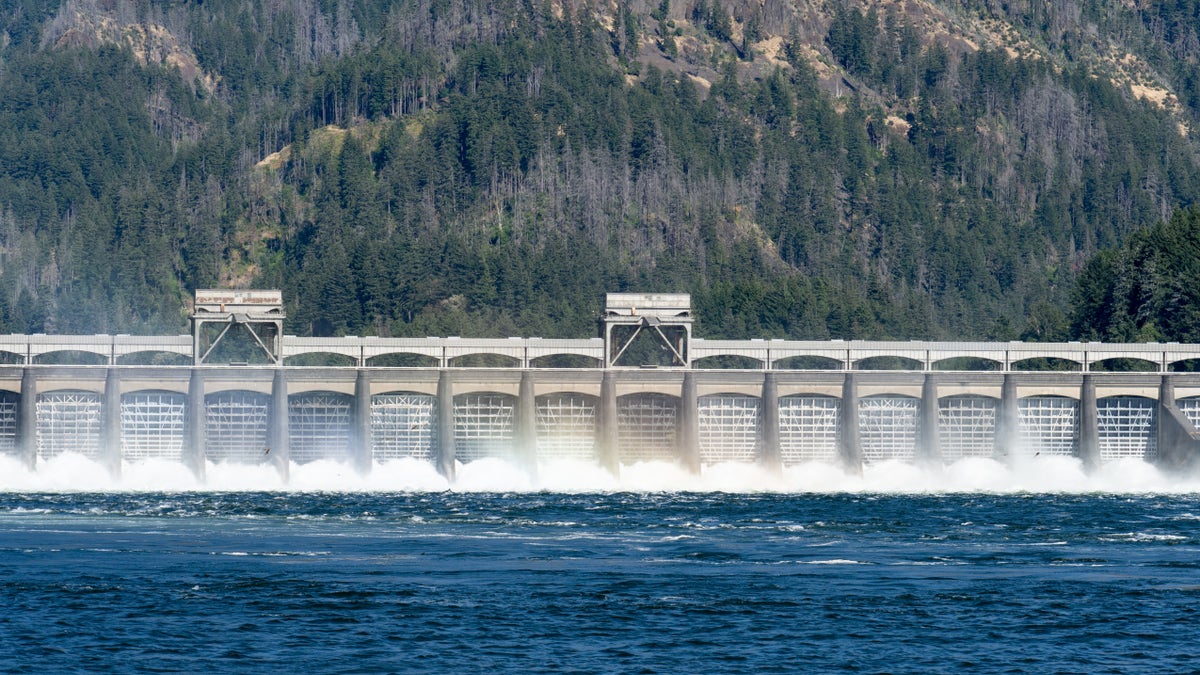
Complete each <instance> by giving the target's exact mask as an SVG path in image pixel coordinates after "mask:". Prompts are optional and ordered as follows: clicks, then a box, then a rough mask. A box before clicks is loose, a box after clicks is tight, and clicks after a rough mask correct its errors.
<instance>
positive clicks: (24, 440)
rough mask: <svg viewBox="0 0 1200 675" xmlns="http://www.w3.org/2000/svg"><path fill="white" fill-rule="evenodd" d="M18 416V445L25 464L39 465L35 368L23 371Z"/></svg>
mask: <svg viewBox="0 0 1200 675" xmlns="http://www.w3.org/2000/svg"><path fill="white" fill-rule="evenodd" d="M19 406H20V407H19V408H18V418H17V420H18V421H17V445H18V447H19V448H20V449H21V459H22V460H23V461H24V463H25V466H27V467H29V468H30V469H33V468H34V467H36V466H37V374H36V371H35V370H34V369H33V368H24V369H23V370H22V371H21V402H20V404H19Z"/></svg>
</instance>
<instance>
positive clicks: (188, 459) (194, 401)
mask: <svg viewBox="0 0 1200 675" xmlns="http://www.w3.org/2000/svg"><path fill="white" fill-rule="evenodd" d="M187 392H188V401H187V412H186V414H185V417H184V446H183V463H184V464H185V465H187V467H188V468H190V469H191V470H192V473H194V474H195V475H196V477H197V478H199V479H200V480H204V467H205V459H206V453H205V448H204V423H205V417H206V415H205V409H204V373H203V371H201V370H200V369H199V368H196V369H193V370H192V371H191V377H189V378H188V388H187Z"/></svg>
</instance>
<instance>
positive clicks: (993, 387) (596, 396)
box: [0, 291, 1200, 477]
mask: <svg viewBox="0 0 1200 675" xmlns="http://www.w3.org/2000/svg"><path fill="white" fill-rule="evenodd" d="M283 319H284V316H283V305H282V298H281V295H280V294H279V292H278V291H197V292H196V300H195V306H194V309H193V314H192V324H193V334H192V335H181V336H122V335H117V336H112V335H94V336H51V335H7V336H0V356H3V357H4V364H5V365H0V453H7V454H11V455H14V456H18V457H20V458H21V459H22V460H23V462H24V463H25V464H26V465H28V466H29V467H36V465H37V464H38V463H39V462H42V461H46V460H48V459H51V458H53V457H56V456H58V455H61V454H63V453H68V452H71V453H79V454H82V455H84V456H87V457H89V458H91V459H93V460H95V461H97V462H100V463H102V464H104V465H106V466H108V467H109V468H110V469H111V470H112V471H114V472H118V471H119V470H120V467H121V465H122V463H125V462H136V461H140V460H146V459H167V460H173V461H179V462H182V463H184V464H186V465H188V466H189V467H190V468H191V469H192V470H193V471H194V472H196V473H197V475H200V476H203V473H204V471H205V466H206V464H208V463H244V464H261V463H270V464H273V465H275V466H276V467H278V468H279V470H280V471H281V473H283V474H284V476H285V477H286V474H287V471H288V467H289V466H291V465H292V464H299V463H306V462H312V461H316V460H324V459H329V460H336V461H340V462H344V463H346V464H349V465H352V466H354V467H355V468H356V469H357V470H358V471H360V472H369V471H370V470H371V468H372V467H373V466H375V465H376V464H379V463H382V462H387V461H390V460H395V459H402V458H417V459H421V460H424V461H428V462H430V463H432V464H433V465H435V466H436V467H437V468H438V470H439V471H441V472H442V473H443V474H444V475H446V476H447V477H453V475H454V471H455V466H456V464H458V463H467V462H471V461H474V460H477V459H483V458H490V457H499V458H504V459H507V460H509V461H512V462H513V463H516V464H519V465H528V466H534V465H536V463H537V462H539V461H545V460H553V459H576V460H586V461H591V462H596V463H598V464H600V465H602V466H604V467H607V468H608V469H610V470H611V471H613V472H619V471H620V467H621V466H622V465H626V466H628V465H631V464H634V463H637V462H642V461H663V460H666V461H671V462H678V463H680V464H681V465H683V466H684V467H686V468H687V469H689V470H691V471H694V472H699V471H700V470H701V467H702V466H705V465H713V464H719V463H724V462H748V463H757V464H761V465H765V466H767V467H785V466H789V465H796V464H803V463H806V462H828V463H834V464H839V465H841V466H843V467H845V468H846V469H847V470H848V471H860V470H861V469H862V467H863V465H864V464H869V463H876V462H883V461H889V460H901V461H905V462H913V463H931V464H938V463H946V464H948V463H952V462H955V461H957V460H960V459H964V458H970V457H985V458H997V459H1001V460H1004V459H1005V458H1008V457H1019V456H1022V455H1025V456H1034V455H1062V456H1071V457H1077V458H1079V459H1080V460H1082V462H1083V464H1084V466H1087V467H1095V466H1099V465H1101V464H1103V463H1105V462H1108V461H1111V460H1114V459H1120V458H1138V459H1143V460H1145V461H1148V462H1152V463H1155V464H1158V465H1160V466H1162V467H1163V468H1165V469H1168V470H1184V469H1189V468H1191V467H1193V466H1194V464H1195V463H1196V461H1197V459H1198V458H1200V432H1197V425H1200V372H1196V373H1193V372H1187V371H1185V370H1183V368H1185V367H1189V366H1191V365H1194V363H1196V362H1198V361H1200V345H1183V344H1102V343H1060V344H1046V343H1020V342H1007V343H969V342H963V343H950V342H864V341H845V342H843V341H790V340H705V339H700V338H693V337H692V334H691V333H692V317H691V308H690V299H689V298H688V296H686V295H679V294H609V295H608V296H607V302H606V307H605V310H604V314H603V315H602V316H601V317H600V321H599V324H600V325H599V328H600V331H599V332H600V335H601V336H600V337H597V338H592V339H578V340H559V339H539V338H509V339H464V338H375V337H346V338H307V337H294V336H287V335H284V334H283V330H282V324H283ZM239 336H240V337H239ZM239 339H240V340H241V343H240V344H238V343H236V342H234V347H233V348H230V347H229V344H230V343H231V341H236V340H239ZM63 355H71V356H72V358H73V359H74V360H75V361H82V363H74V362H72V363H65V362H64V361H68V360H71V359H65V358H63ZM230 355H232V356H233V358H229V356H230ZM331 363H332V364H333V365H330V364H331ZM314 364H316V365H314ZM1047 364H1051V366H1050V367H1051V368H1052V369H1047V368H1048V366H1047ZM1113 364H1117V365H1119V368H1113V367H1112V366H1113Z"/></svg>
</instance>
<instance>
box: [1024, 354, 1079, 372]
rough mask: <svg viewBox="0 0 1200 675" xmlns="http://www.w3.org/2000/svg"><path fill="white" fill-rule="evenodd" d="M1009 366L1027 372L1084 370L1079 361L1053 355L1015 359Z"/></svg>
mask: <svg viewBox="0 0 1200 675" xmlns="http://www.w3.org/2000/svg"><path fill="white" fill-rule="evenodd" d="M1009 368H1010V369H1011V370H1019V371H1026V372H1077V371H1080V370H1083V366H1082V365H1081V364H1080V363H1079V362H1078V361H1072V360H1070V359H1060V358H1057V357H1053V356H1041V357H1034V358H1030V359H1018V360H1016V361H1013V362H1012V364H1011V365H1010V366H1009Z"/></svg>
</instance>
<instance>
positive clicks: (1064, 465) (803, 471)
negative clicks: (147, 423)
mask: <svg viewBox="0 0 1200 675" xmlns="http://www.w3.org/2000/svg"><path fill="white" fill-rule="evenodd" d="M290 469H291V472H290V473H291V476H290V480H288V481H287V482H284V481H283V480H282V479H281V477H280V475H279V473H278V472H277V471H276V470H275V469H274V468H273V467H271V466H268V465H265V464H262V465H247V464H213V463H209V464H208V465H207V467H206V477H205V479H204V480H203V481H201V480H197V479H196V477H195V476H194V475H193V474H192V473H191V472H190V471H189V470H188V469H187V468H185V467H184V466H183V465H181V464H179V463H177V462H172V461H166V460H146V461H140V462H129V463H126V464H124V465H123V466H122V470H121V474H120V476H116V477H114V476H112V475H111V474H110V473H109V472H108V471H107V470H105V469H104V467H103V466H101V465H100V464H98V463H96V462H94V461H92V460H89V459H87V458H85V457H83V456H81V455H77V454H70V453H68V454H63V455H60V456H58V457H54V458H51V459H47V460H45V461H43V462H40V463H39V465H38V467H37V469H36V470H33V471H30V470H29V469H28V468H26V467H25V466H24V464H22V463H21V462H20V461H19V460H17V459H16V458H13V457H9V456H0V491H6V492H186V491H212V492H230V491H234V492H238V491H246V492H249V491H295V492H318V491H323V492H369V491H375V492H442V491H446V490H453V491H459V492H538V491H548V492H566V493H589V492H678V491H696V492H730V493H755V492H777V493H796V494H804V493H822V494H827V493H840V492H845V493H895V494H922V493H945V492H983V493H1021V492H1027V493H1096V492H1103V493H1198V492H1200V476H1197V475H1188V476H1180V475H1170V474H1166V473H1163V472H1162V471H1160V470H1159V469H1158V468H1156V467H1155V466H1153V465H1151V464H1148V463H1146V462H1144V461H1141V460H1136V459H1121V460H1114V461H1111V462H1108V463H1106V464H1104V465H1103V466H1101V467H1100V468H1098V469H1096V470H1094V471H1091V472H1087V471H1085V470H1084V467H1083V464H1082V463H1081V462H1080V461H1079V460H1078V459H1076V458H1073V457H1061V456H1058V457H1055V456H1050V457H1026V458H1023V459H1021V460H1019V461H1016V462H1013V463H1010V464H1006V463H1002V462H999V461H996V460H993V459H982V458H970V459H963V460H960V461H957V462H954V463H953V464H949V465H945V466H932V467H921V466H917V465H913V464H910V463H907V462H900V461H884V462H879V463H872V464H867V465H866V466H864V467H863V471H862V474H861V475H856V474H853V473H849V472H846V471H844V470H843V469H841V468H840V467H838V466H836V465H833V464H828V463H822V462H811V463H805V464H797V465H793V466H788V467H785V468H784V469H783V470H782V471H779V472H772V471H770V470H768V469H766V468H763V467H761V466H758V465H755V464H749V463H721V464H710V465H705V466H703V467H702V468H701V471H700V473H699V474H692V473H689V472H688V471H687V470H686V469H684V468H683V467H681V466H679V465H678V464H675V463H673V462H639V463H636V464H631V465H624V466H622V467H621V470H620V475H619V476H614V475H612V474H611V473H609V472H608V471H607V470H605V469H604V468H602V467H600V466H597V465H596V464H594V463H592V462H588V461H575V460H556V461H545V462H542V463H539V465H538V466H537V470H536V472H528V471H525V470H524V469H522V468H520V467H518V466H517V465H515V464H513V463H510V462H508V461H505V460H501V459H481V460H477V461H474V462H470V463H468V464H459V465H458V466H457V476H456V478H455V480H454V481H453V482H451V481H448V480H447V479H446V478H444V477H443V476H441V475H440V474H438V472H437V471H436V470H435V468H434V467H433V465H431V464H430V463H428V462H426V461H422V460H417V459H401V460H395V461H390V462H386V463H382V464H376V465H375V466H374V467H373V468H372V471H371V472H370V473H368V474H365V475H364V474H360V473H358V472H357V471H355V469H354V468H353V467H351V466H350V465H348V464H344V463H340V462H336V461H332V460H320V461H315V462H308V463H304V464H293V465H292V466H291V467H290Z"/></svg>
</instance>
